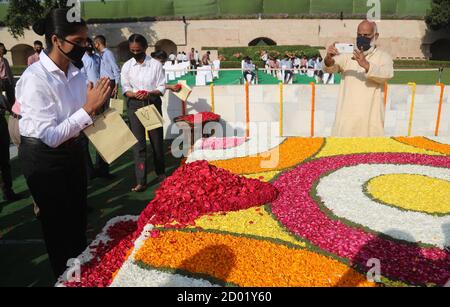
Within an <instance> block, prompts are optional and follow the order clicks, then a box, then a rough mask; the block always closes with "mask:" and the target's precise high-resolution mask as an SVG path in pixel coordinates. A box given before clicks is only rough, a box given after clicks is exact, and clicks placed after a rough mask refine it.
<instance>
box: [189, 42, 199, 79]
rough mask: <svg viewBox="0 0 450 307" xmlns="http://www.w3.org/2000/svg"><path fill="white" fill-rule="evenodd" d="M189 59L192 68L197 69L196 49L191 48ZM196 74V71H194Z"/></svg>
mask: <svg viewBox="0 0 450 307" xmlns="http://www.w3.org/2000/svg"><path fill="white" fill-rule="evenodd" d="M188 60H189V62H190V63H191V69H197V61H196V60H195V49H194V48H191V52H189V53H188ZM193 74H194V75H195V72H193Z"/></svg>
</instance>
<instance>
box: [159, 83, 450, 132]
mask: <svg viewBox="0 0 450 307" xmlns="http://www.w3.org/2000/svg"><path fill="white" fill-rule="evenodd" d="M311 93H312V90H311V86H310V85H286V86H284V91H283V100H284V104H283V105H284V107H283V109H284V112H283V126H284V129H283V130H284V136H304V137H309V136H310V135H311V114H312V112H311V110H312V104H311V96H312V94H311ZM338 93H339V86H338V85H317V86H316V100H315V113H314V119H315V129H314V130H315V133H314V135H315V136H324V137H326V136H330V134H331V130H332V126H333V123H334V119H335V113H336V104H337V99H338ZM444 93H445V95H444V99H443V107H442V113H441V120H440V130H439V136H447V137H448V136H450V94H449V93H450V87H449V86H447V87H446V88H445V92H444ZM411 95H412V90H411V87H410V86H408V85H390V86H389V88H388V99H387V108H386V126H385V127H386V129H385V132H386V136H406V135H408V126H409V119H410V110H411V101H412V96H411ZM249 97H250V99H249V101H250V108H249V110H250V112H249V114H250V121H251V122H253V123H270V125H271V127H272V129H274V130H275V131H279V122H280V90H279V86H278V85H253V86H250V91H249ZM439 98H440V87H438V86H418V87H417V94H416V97H415V108H414V115H413V121H412V122H413V125H412V135H413V136H434V132H435V127H436V121H437V113H438V106H439ZM214 100H215V112H216V113H217V114H220V115H221V116H222V119H223V123H222V124H223V127H224V128H225V127H228V128H234V129H235V130H236V131H237V133H238V134H239V135H241V136H244V131H245V118H246V112H245V109H246V108H245V88H244V86H242V85H241V86H239V85H236V86H216V87H215V88H214ZM211 101H212V100H211V91H210V87H209V86H203V87H202V86H200V87H195V88H194V89H193V92H192V94H191V96H190V97H189V99H188V102H187V111H188V113H191V114H194V113H197V112H204V111H211ZM163 113H164V114H163V115H164V118H165V120H166V123H165V132H166V137H167V138H173V137H174V136H175V135H177V133H178V132H179V130H178V129H177V128H176V126H175V125H174V123H173V121H172V120H173V118H175V117H176V116H179V115H181V113H182V108H181V103H180V101H179V100H178V98H177V97H175V95H173V94H171V93H169V94H166V96H165V97H164V112H163ZM224 130H226V129H224ZM231 132H233V131H232V130H229V133H231ZM251 133H252V134H253V133H254V131H251Z"/></svg>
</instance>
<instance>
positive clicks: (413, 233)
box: [316, 164, 450, 248]
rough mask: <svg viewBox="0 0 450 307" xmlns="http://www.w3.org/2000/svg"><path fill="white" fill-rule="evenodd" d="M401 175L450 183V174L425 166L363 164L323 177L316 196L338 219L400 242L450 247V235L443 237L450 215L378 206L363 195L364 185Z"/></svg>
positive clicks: (447, 191) (447, 193)
mask: <svg viewBox="0 0 450 307" xmlns="http://www.w3.org/2000/svg"><path fill="white" fill-rule="evenodd" d="M399 173H400V174H422V175H426V176H429V177H432V178H439V179H442V180H445V181H448V180H450V170H446V169H442V168H433V167H429V166H423V165H417V166H416V165H391V164H360V165H356V166H349V167H344V168H341V169H339V170H337V171H336V172H334V173H332V174H329V175H327V176H324V177H322V178H321V179H320V181H319V183H318V185H317V187H316V191H317V196H319V197H320V200H321V202H322V204H323V205H324V206H325V207H326V208H328V209H329V210H330V211H331V212H332V213H333V214H334V215H335V216H337V217H339V218H344V219H346V220H348V221H351V222H353V223H356V224H358V225H361V226H363V227H367V228H369V229H371V230H373V231H375V232H381V233H384V234H386V235H388V236H392V237H393V238H395V239H399V240H404V241H410V242H422V243H426V244H430V245H435V246H438V247H441V248H443V247H445V246H446V245H447V244H450V233H448V234H446V233H443V229H442V227H443V225H445V224H447V223H449V224H450V215H448V216H444V217H438V216H431V215H428V214H423V213H420V212H411V211H409V212H408V211H402V210H399V209H397V208H394V207H390V206H386V205H382V204H379V203H376V202H374V201H373V200H372V199H370V198H369V197H367V196H366V195H365V194H364V191H363V185H364V183H366V182H367V181H369V180H370V179H372V178H374V177H376V176H379V175H383V174H399ZM342 178H346V180H342ZM440 192H443V193H444V194H443V197H444V198H445V195H447V196H448V195H449V192H450V190H444V191H440ZM397 195H399V194H397ZM380 217H382V218H380ZM394 229H395V231H393V230H394ZM424 229H426V231H424Z"/></svg>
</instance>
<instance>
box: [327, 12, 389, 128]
mask: <svg viewBox="0 0 450 307" xmlns="http://www.w3.org/2000/svg"><path fill="white" fill-rule="evenodd" d="M378 37H379V34H378V29H377V25H376V24H375V23H374V22H370V21H367V20H365V21H363V22H362V23H360V25H359V26H358V36H357V48H358V49H357V50H355V51H354V53H353V54H339V52H338V50H337V49H336V47H335V44H333V45H332V46H330V47H329V48H328V53H327V56H326V58H325V60H324V62H325V66H324V71H325V72H327V73H342V76H343V78H342V81H341V85H340V93H339V101H338V106H337V111H336V119H335V123H334V127H333V132H332V135H333V136H336V137H377V136H384V114H385V108H384V99H383V98H384V83H385V82H387V81H388V80H389V79H391V78H392V77H393V76H394V64H393V61H392V57H391V56H390V55H389V54H387V53H386V52H384V51H382V50H380V49H379V48H377V46H376V41H377V39H378Z"/></svg>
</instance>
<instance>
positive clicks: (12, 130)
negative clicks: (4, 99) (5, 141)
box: [8, 116, 39, 216]
mask: <svg viewBox="0 0 450 307" xmlns="http://www.w3.org/2000/svg"><path fill="white" fill-rule="evenodd" d="M8 130H9V137H10V138H11V141H12V142H13V144H14V145H16V146H17V147H19V146H20V130H19V120H18V119H17V118H14V117H12V116H10V117H9V120H8ZM33 211H34V214H35V215H36V216H39V207H38V206H37V205H36V202H34V201H33Z"/></svg>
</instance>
